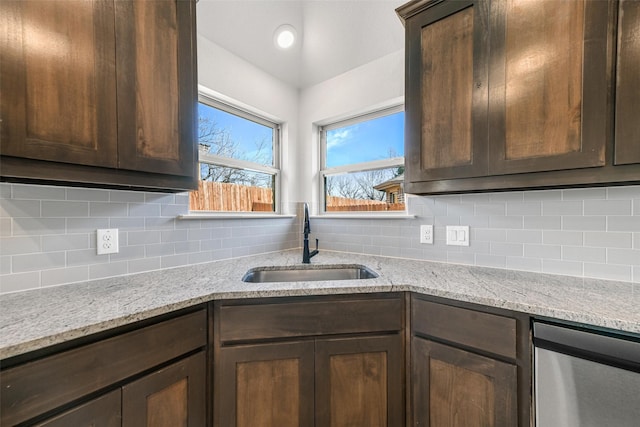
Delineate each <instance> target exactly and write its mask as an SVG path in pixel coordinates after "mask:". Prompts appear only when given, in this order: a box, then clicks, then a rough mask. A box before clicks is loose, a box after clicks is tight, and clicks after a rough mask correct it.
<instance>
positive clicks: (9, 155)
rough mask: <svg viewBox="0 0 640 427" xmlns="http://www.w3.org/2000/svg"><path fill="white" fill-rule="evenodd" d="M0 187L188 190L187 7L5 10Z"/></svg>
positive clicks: (191, 184) (191, 176)
mask: <svg viewBox="0 0 640 427" xmlns="http://www.w3.org/2000/svg"><path fill="white" fill-rule="evenodd" d="M0 16H1V18H0V21H1V22H2V25H1V28H2V30H1V31H2V43H1V45H0V46H1V50H0V86H1V89H2V100H1V113H0V114H1V115H2V122H1V126H2V129H1V141H0V152H1V154H2V157H1V158H0V161H1V162H2V164H1V166H2V171H1V174H2V177H3V179H7V180H34V179H35V180H41V181H47V182H51V183H69V184H72V185H73V184H75V185H78V184H80V185H81V184H90V185H95V184H98V185H100V184H104V185H109V186H133V187H139V188H154V189H161V190H182V189H191V188H195V186H196V184H197V168H196V165H197V163H196V162H197V150H196V146H197V144H196V136H195V129H196V108H197V79H196V65H195V64H196V59H195V58H196V44H195V2H193V1H178V0H175V1H163V2H149V1H138V0H126V1H113V0H96V1H93V2H81V1H71V0H64V1H55V2H52V1H47V0H44V1H37V0H34V1H28V2H24V1H13V0H8V1H3V2H1V4H0Z"/></svg>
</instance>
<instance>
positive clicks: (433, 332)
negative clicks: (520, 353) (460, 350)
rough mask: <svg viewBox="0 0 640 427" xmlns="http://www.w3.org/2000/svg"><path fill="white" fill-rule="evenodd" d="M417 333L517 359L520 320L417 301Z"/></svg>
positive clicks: (413, 316) (414, 315) (413, 309)
mask: <svg viewBox="0 0 640 427" xmlns="http://www.w3.org/2000/svg"><path fill="white" fill-rule="evenodd" d="M411 325H412V329H413V333H416V334H419V335H424V336H427V337H433V338H440V339H443V340H446V341H449V342H453V343H457V344H462V345H465V346H469V347H473V348H476V349H478V350H483V351H488V352H490V353H494V354H498V355H502V356H505V357H509V358H512V359H515V358H516V351H517V350H516V319H512V318H510V317H503V316H498V315H495V314H489V313H483V312H479V311H475V310H468V309H465V308H459V307H452V306H449V305H444V304H437V303H433V302H429V301H424V300H422V299H419V298H413V300H412V305H411Z"/></svg>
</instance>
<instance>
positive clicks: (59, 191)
mask: <svg viewBox="0 0 640 427" xmlns="http://www.w3.org/2000/svg"><path fill="white" fill-rule="evenodd" d="M66 196H67V192H66V190H65V188H64V187H53V186H50V185H26V184H25V185H20V184H15V185H14V186H13V198H14V199H31V200H65V199H66Z"/></svg>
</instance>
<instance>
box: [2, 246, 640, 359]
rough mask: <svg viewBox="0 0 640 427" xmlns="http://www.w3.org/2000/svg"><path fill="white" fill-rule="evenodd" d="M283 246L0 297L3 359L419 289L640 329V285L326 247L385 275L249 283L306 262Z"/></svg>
mask: <svg viewBox="0 0 640 427" xmlns="http://www.w3.org/2000/svg"><path fill="white" fill-rule="evenodd" d="M300 252H301V251H300V250H293V251H283V252H276V253H270V254H263V255H256V256H250V257H246V258H239V259H232V260H226V261H217V262H211V263H207V264H199V265H192V266H188V267H178V268H172V269H166V270H159V271H154V272H148V273H140V274H135V275H130V276H121V277H114V278H109V279H102V280H94V281H90V282H85V283H75V284H71V285H65V286H59V287H55V288H45V289H40V290H34V291H28V292H21V293H15V294H6V295H0V359H5V358H8V357H12V356H16V355H19V354H23V353H26V352H29V351H33V350H37V349H41V348H44V347H47V346H50V345H53V344H58V343H61V342H64V341H68V340H71V339H74V338H79V337H82V336H85V335H88V334H92V333H96V332H100V331H104V330H107V329H110V328H114V327H118V326H122V325H125V324H128V323H132V322H135V321H138V320H142V319H147V318H150V317H153V316H157V315H160V314H163V313H167V312H170V311H174V310H178V309H181V308H184V307H188V306H192V305H195V304H199V303H203V302H206V301H211V300H216V299H230V298H255V297H276V296H298V295H329V294H353V293H370V292H397V291H413V292H417V293H422V294H427V295H432V296H438V297H445V298H451V299H455V300H459V301H466V302H472V303H477V304H483V305H488V306H492V307H500V308H505V309H509V310H514V311H520V312H524V313H529V314H531V315H535V316H541V317H549V318H555V319H559V320H566V321H572V322H578V323H584V324H588V325H593V326H596V327H603V328H611V329H617V330H620V331H626V332H631V333H640V285H639V284H634V283H627V282H615V281H608V280H596V279H583V278H577V277H568V276H556V275H549V274H539V273H528V272H520V271H513V270H500V269H494V268H486V267H473V266H464V265H457V264H444V263H436V262H427V261H417V260H408V259H397V258H385V257H377V256H367V255H356V254H347V253H340V252H329V251H322V252H321V253H320V254H319V255H318V256H316V257H314V258H313V259H312V263H313V264H362V265H366V266H367V267H369V268H371V269H372V270H374V271H376V272H377V273H378V274H379V277H378V278H376V279H367V280H342V281H316V282H290V283H244V282H242V280H241V278H242V275H243V274H244V272H245V271H247V270H249V269H250V268H253V267H261V266H291V265H300V261H301V260H300V257H301V254H300Z"/></svg>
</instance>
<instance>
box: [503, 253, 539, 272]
mask: <svg viewBox="0 0 640 427" xmlns="http://www.w3.org/2000/svg"><path fill="white" fill-rule="evenodd" d="M507 268H508V269H512V270H524V271H533V272H537V273H539V272H541V271H542V259H539V258H524V257H512V256H507Z"/></svg>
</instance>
